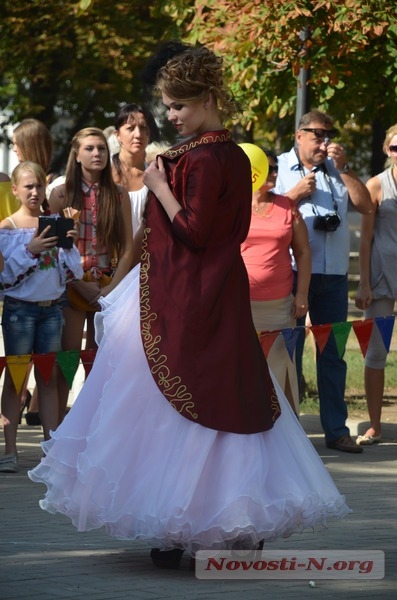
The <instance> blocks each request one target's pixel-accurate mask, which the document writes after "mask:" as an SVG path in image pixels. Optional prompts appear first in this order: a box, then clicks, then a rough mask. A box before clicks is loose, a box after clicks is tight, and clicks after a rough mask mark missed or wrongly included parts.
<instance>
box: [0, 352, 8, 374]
mask: <svg viewBox="0 0 397 600" xmlns="http://www.w3.org/2000/svg"><path fill="white" fill-rule="evenodd" d="M6 364H7V361H6V357H5V356H0V377H1V376H2V374H3V370H4V367H5V366H6Z"/></svg>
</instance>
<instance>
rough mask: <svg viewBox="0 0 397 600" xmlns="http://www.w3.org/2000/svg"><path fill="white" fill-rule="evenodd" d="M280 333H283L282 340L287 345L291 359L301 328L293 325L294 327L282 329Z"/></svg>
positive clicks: (292, 358)
mask: <svg viewBox="0 0 397 600" xmlns="http://www.w3.org/2000/svg"><path fill="white" fill-rule="evenodd" d="M281 333H282V334H283V338H284V342H285V345H286V347H287V350H288V354H289V357H290V359H291V360H292V361H293V360H294V352H295V348H296V343H297V341H298V338H299V336H300V334H301V330H300V328H299V327H295V329H291V328H289V329H282V331H281Z"/></svg>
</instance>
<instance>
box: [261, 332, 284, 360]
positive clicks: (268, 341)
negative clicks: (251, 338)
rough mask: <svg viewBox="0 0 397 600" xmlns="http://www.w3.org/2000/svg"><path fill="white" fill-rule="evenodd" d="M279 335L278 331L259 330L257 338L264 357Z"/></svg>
mask: <svg viewBox="0 0 397 600" xmlns="http://www.w3.org/2000/svg"><path fill="white" fill-rule="evenodd" d="M279 335H280V332H279V331H266V332H260V334H259V339H260V342H261V346H262V350H263V354H264V355H265V357H266V358H267V357H268V355H269V352H270V350H271V348H272V346H273V344H274V342H275V340H276V339H277V338H278V336H279Z"/></svg>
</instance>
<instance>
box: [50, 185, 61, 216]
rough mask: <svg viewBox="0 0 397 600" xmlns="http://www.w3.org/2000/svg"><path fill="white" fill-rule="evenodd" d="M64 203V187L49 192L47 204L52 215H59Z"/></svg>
mask: <svg viewBox="0 0 397 600" xmlns="http://www.w3.org/2000/svg"><path fill="white" fill-rule="evenodd" d="M64 201H65V186H64V185H59V186H57V187H54V188H53V189H52V190H51V193H50V197H49V199H48V204H49V205H50V210H51V212H52V213H59V212H60V211H61V210H62V208H63V204H64Z"/></svg>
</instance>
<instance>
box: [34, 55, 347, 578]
mask: <svg viewBox="0 0 397 600" xmlns="http://www.w3.org/2000/svg"><path fill="white" fill-rule="evenodd" d="M157 83H158V87H159V89H160V91H161V94H162V100H163V103H164V105H165V107H166V109H167V111H168V119H169V121H170V122H171V123H172V124H173V125H174V126H175V128H176V130H177V131H178V132H179V134H180V135H181V136H182V137H183V138H185V141H182V142H181V143H179V144H177V145H176V146H174V147H173V148H171V149H169V150H167V151H165V152H164V153H163V154H162V155H161V157H159V158H157V161H155V162H153V163H152V164H151V165H150V166H149V167H148V168H147V169H146V170H145V173H144V176H143V181H144V183H145V184H146V185H147V187H148V188H149V190H150V193H149V196H148V202H147V205H146V214H145V229H144V237H143V246H142V248H143V251H142V258H141V263H140V265H137V266H136V267H134V268H133V269H132V270H131V272H130V273H129V274H128V275H127V276H126V277H125V278H124V279H123V281H121V282H120V284H119V285H118V286H117V288H115V289H114V290H113V291H112V292H111V293H110V294H108V295H107V296H106V297H105V298H103V299H101V305H102V307H103V310H102V311H101V312H98V313H97V314H96V317H95V325H96V327H97V336H98V341H99V349H98V352H97V354H96V359H95V362H94V365H93V369H92V371H91V373H90V376H89V378H88V379H87V381H86V383H85V385H84V386H83V388H82V390H81V392H80V395H79V397H78V398H77V399H76V401H75V403H74V405H73V407H72V410H71V411H70V412H69V414H68V415H67V417H66V418H65V420H64V421H63V423H62V425H61V426H60V427H59V428H58V429H57V431H56V432H55V437H54V439H53V440H51V441H50V442H49V443H46V444H45V445H44V451H45V452H46V457H45V458H44V459H43V460H42V461H41V463H40V465H38V466H37V467H36V468H35V469H34V470H33V471H31V472H30V473H29V476H30V477H31V478H32V479H33V481H40V482H43V483H45V484H46V485H47V488H48V489H47V493H46V497H45V498H44V499H43V500H42V501H41V503H40V505H41V507H42V508H44V509H45V510H49V511H51V512H57V511H58V512H61V513H64V514H66V515H67V516H68V517H70V519H71V520H72V522H73V523H74V524H75V525H76V526H78V528H79V530H80V531H87V530H89V529H93V528H98V527H102V526H104V527H106V530H107V532H108V533H109V534H111V535H114V536H116V537H119V538H122V539H131V540H136V539H139V540H146V541H147V542H148V544H149V545H150V546H151V547H152V548H153V550H152V552H151V557H152V560H153V562H154V564H155V565H156V566H159V567H168V568H169V567H171V568H178V567H179V565H180V562H181V556H182V554H183V552H184V550H189V551H190V552H191V553H193V554H194V553H195V552H196V551H197V550H200V549H215V548H218V549H219V548H225V549H227V548H229V549H231V548H250V549H253V548H256V547H258V545H260V543H261V540H264V539H274V538H275V537H276V536H277V535H288V534H289V533H292V531H294V530H295V529H300V528H301V527H303V526H305V525H306V526H311V525H313V524H314V523H316V522H321V521H323V520H324V519H325V517H326V516H331V515H339V516H341V515H343V514H345V513H346V512H348V508H347V507H346V504H345V501H344V499H343V497H341V496H340V494H339V493H338V491H337V489H336V488H335V486H334V484H333V482H332V480H331V478H330V477H329V475H328V473H327V470H326V469H325V467H324V465H322V463H321V461H320V460H319V458H318V455H317V453H316V451H315V450H314V448H313V446H312V444H311V443H310V441H308V440H307V438H306V435H305V433H304V431H303V430H302V429H301V427H300V425H299V423H298V422H297V419H296V417H295V415H294V414H293V412H292V410H291V409H290V408H289V405H288V403H287V401H286V399H285V398H284V396H283V393H282V391H281V390H280V389H279V387H277V382H274V386H273V383H272V380H271V379H270V376H269V372H268V369H267V365H266V360H265V358H264V355H263V352H262V349H261V346H260V343H259V340H258V336H257V334H256V331H255V327H254V324H253V322H252V316H251V309H250V301H249V283H248V277H247V272H246V270H245V267H244V263H243V260H242V257H241V253H240V244H241V243H242V241H243V240H244V238H245V236H246V235H247V232H248V229H249V224H250V216H251V193H252V184H251V169H250V164H249V160H248V157H247V156H246V155H245V153H244V152H243V150H242V149H241V148H239V147H238V145H237V144H235V142H233V141H232V139H231V134H230V132H229V131H228V130H227V129H225V128H224V125H223V119H224V118H227V117H228V116H231V115H232V114H234V113H235V111H236V108H237V107H236V104H235V102H234V101H233V98H232V97H231V95H230V94H229V92H228V90H227V87H226V85H225V83H224V79H223V67H222V59H221V58H219V57H217V56H216V55H215V54H214V53H213V52H211V51H210V50H208V49H207V48H204V47H197V48H195V47H192V46H187V45H186V46H183V47H182V48H180V49H179V53H178V54H177V55H175V56H173V57H169V60H168V61H167V62H166V63H164V66H163V67H162V68H161V69H160V71H159V74H158V78H157ZM279 399H280V401H281V402H282V408H283V410H282V413H281V415H280V405H279ZM64 465H67V466H66V468H64ZM308 507H310V508H309V509H308Z"/></svg>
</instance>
